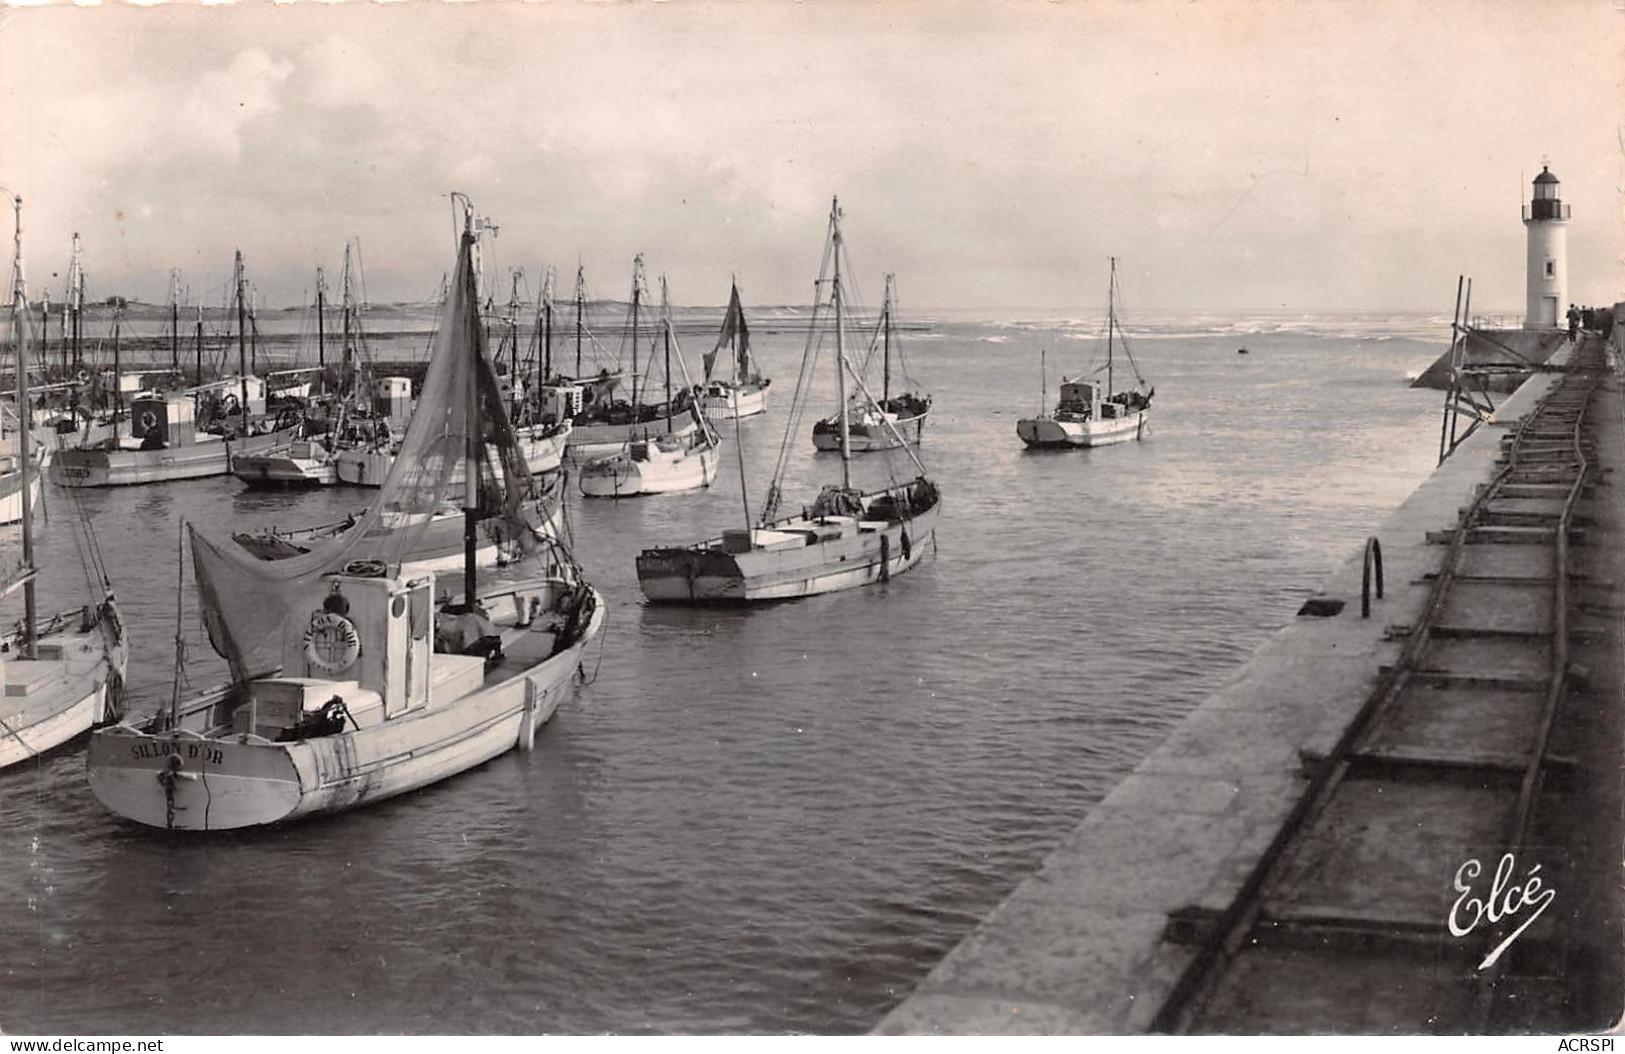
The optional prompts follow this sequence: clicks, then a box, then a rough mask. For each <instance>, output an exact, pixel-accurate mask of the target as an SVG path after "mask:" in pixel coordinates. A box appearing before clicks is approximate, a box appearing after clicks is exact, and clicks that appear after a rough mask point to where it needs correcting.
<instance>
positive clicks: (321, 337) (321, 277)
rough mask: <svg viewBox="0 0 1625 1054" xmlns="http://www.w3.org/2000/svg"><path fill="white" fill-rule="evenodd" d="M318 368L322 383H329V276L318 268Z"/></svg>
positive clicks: (324, 384)
mask: <svg viewBox="0 0 1625 1054" xmlns="http://www.w3.org/2000/svg"><path fill="white" fill-rule="evenodd" d="M316 368H317V369H318V370H319V371H320V373H318V374H317V376H318V377H320V378H321V382H320V383H321V384H322V385H323V386H324V387H325V386H326V384H327V276H326V275H325V274H323V273H322V269H321V268H320V267H318V268H316Z"/></svg>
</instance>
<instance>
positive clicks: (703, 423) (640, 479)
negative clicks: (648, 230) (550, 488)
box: [579, 257, 719, 498]
mask: <svg viewBox="0 0 1625 1054" xmlns="http://www.w3.org/2000/svg"><path fill="white" fill-rule="evenodd" d="M636 275H637V280H639V281H641V280H642V277H643V259H642V257H639V258H638V262H637V267H636ZM660 300H661V315H662V327H661V329H662V338H663V340H662V343H663V345H664V347H665V353H666V362H665V371H664V372H665V377H666V399H665V402H664V404H663V405H664V406H665V407H666V430H665V432H663V433H661V434H659V435H652V436H645V437H644V438H642V439H634V440H630V441H629V442H628V443H627V444H626V446H625V447H624V448H623V449H622V450H620V451H618V452H617V453H614V454H611V455H609V456H608V457H599V458H594V459H593V460H591V461H588V462H587V463H586V464H585V465H583V466H582V468H581V474H580V476H579V479H580V486H581V493H582V494H584V495H586V496H587V497H589V498H630V497H635V496H636V495H639V494H671V493H675V492H677V491H684V490H696V489H698V488H700V487H709V486H710V485H711V481H712V480H713V479H716V476H717V462H718V460H719V457H718V454H717V435H716V433H715V432H713V431H712V429H711V424H710V422H709V421H707V420H706V419H705V415H704V412H703V411H702V410H701V409H700V406H699V404H698V403H697V402H691V403H689V405H688V409H687V410H686V411H684V412H683V416H685V417H687V418H688V419H689V420H690V421H691V422H692V423H693V425H694V427H693V428H691V429H686V430H683V431H678V429H677V428H675V427H674V421H673V411H672V407H673V406H674V405H675V403H676V400H675V399H673V398H672V390H671V388H672V385H671V361H672V349H673V347H674V345H675V344H676V336H675V335H674V334H673V333H672V324H671V307H670V304H669V303H668V301H667V298H666V282H665V279H661V282H660ZM633 339H634V340H635V339H636V335H634V337H633ZM677 364H678V366H679V367H680V368H681V369H682V371H683V383H684V386H685V387H687V386H688V380H689V377H688V367H687V366H686V365H684V364H683V353H682V349H681V348H678V349H677Z"/></svg>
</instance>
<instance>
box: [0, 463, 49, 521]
mask: <svg viewBox="0 0 1625 1054" xmlns="http://www.w3.org/2000/svg"><path fill="white" fill-rule="evenodd" d="M22 482H23V477H22V473H21V472H7V473H6V474H5V475H3V476H0V524H3V523H19V522H21V521H22V518H23V486H22ZM42 486H44V483H43V481H42V478H41V474H40V473H39V471H37V470H34V471H31V472H30V473H29V479H28V500H29V504H30V507H31V508H33V509H36V510H37V509H38V508H39V507H40V488H41V487H42Z"/></svg>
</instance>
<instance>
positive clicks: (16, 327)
mask: <svg viewBox="0 0 1625 1054" xmlns="http://www.w3.org/2000/svg"><path fill="white" fill-rule="evenodd" d="M11 208H12V215H13V216H14V217H15V221H16V233H15V234H14V235H13V236H12V239H13V255H12V264H11V268H12V269H11V340H12V344H13V345H14V346H15V347H16V349H17V465H18V472H19V477H20V481H21V483H22V491H21V494H22V517H23V521H22V522H23V574H25V575H27V576H28V577H27V578H26V579H25V580H24V581H23V632H22V642H21V644H22V654H23V658H25V659H32V658H33V657H34V655H35V651H34V619H35V608H34V605H35V600H34V524H33V519H34V517H33V510H32V509H31V508H30V504H31V502H30V498H31V495H30V494H29V493H28V489H29V486H30V484H29V479H28V475H29V461H30V460H31V456H32V454H33V451H32V450H30V449H29V447H30V446H32V445H33V441H34V436H33V432H32V430H31V429H30V428H29V427H28V419H29V417H30V416H32V415H30V414H29V411H28V363H27V358H28V356H27V353H26V351H25V349H24V348H23V326H24V325H26V324H27V319H26V318H25V315H26V313H27V311H28V299H27V293H26V291H25V289H24V285H23V199H22V197H21V196H19V195H13V196H12V199H11Z"/></svg>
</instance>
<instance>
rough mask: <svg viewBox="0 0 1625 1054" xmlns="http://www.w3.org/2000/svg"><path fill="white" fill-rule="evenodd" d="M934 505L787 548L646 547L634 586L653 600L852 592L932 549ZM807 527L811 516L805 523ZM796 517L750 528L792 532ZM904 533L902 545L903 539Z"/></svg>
mask: <svg viewBox="0 0 1625 1054" xmlns="http://www.w3.org/2000/svg"><path fill="white" fill-rule="evenodd" d="M941 507H942V506H941V502H940V501H939V502H937V503H936V504H934V505H932V506H931V507H930V508H928V509H926V510H924V511H922V512H920V513H918V514H917V515H915V516H912V517H910V518H908V519H903V520H890V521H874V522H868V521H864V522H861V523H860V522H859V521H851V529H845V530H843V531H842V532H841V534H840V536H839V537H836V538H831V539H828V540H819V541H807V542H803V543H800V544H795V545H793V547H789V548H764V549H754V548H753V549H752V550H750V551H748V552H738V553H730V552H727V551H726V550H725V549H724V548H723V546H722V545H721V543H720V540H714V541H713V542H709V543H706V544H705V545H703V546H695V547H692V548H687V549H646V550H644V552H643V553H642V555H640V556H639V557H638V585H639V586H640V587H641V588H642V589H643V595H644V596H646V597H648V598H649V600H651V601H653V602H655V603H671V604H714V603H724V604H728V603H733V604H737V603H751V602H756V601H767V600H787V599H790V598H793V597H805V596H814V595H816V594H819V593H832V592H835V591H837V590H841V589H852V588H854V587H857V586H863V585H868V584H870V583H872V582H879V581H884V580H885V579H888V578H890V577H891V576H892V575H898V574H902V573H903V572H905V571H907V570H909V569H910V568H912V567H914V566H915V565H916V564H918V563H919V562H920V560H921V559H923V558H924V556H925V552H926V549H927V548H928V547H931V548H934V547H935V532H936V523H937V516H938V514H939V512H940V510H941ZM806 522H807V523H808V525H809V526H811V525H812V524H813V523H816V522H818V521H806ZM802 523H803V521H799V520H797V521H781V522H780V523H778V524H774V525H772V526H771V527H769V528H766V529H759V530H757V531H755V532H753V537H754V539H756V540H760V539H761V538H763V536H765V535H771V536H775V537H776V536H781V535H785V534H793V533H795V530H796V529H798V528H799V527H800V525H801V524H802ZM905 536H906V537H907V542H906V543H905V541H904V538H905Z"/></svg>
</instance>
